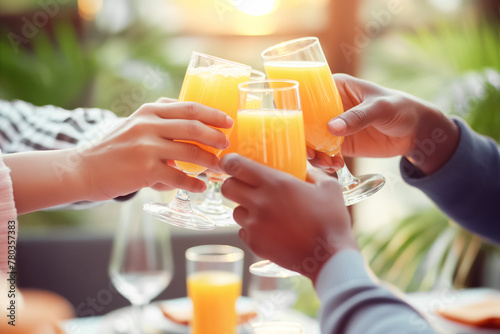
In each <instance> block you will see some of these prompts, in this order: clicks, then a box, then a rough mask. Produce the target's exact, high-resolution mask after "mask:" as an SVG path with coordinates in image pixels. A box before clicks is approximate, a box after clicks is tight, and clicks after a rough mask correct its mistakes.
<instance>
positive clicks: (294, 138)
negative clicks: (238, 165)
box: [237, 79, 307, 277]
mask: <svg viewBox="0 0 500 334" xmlns="http://www.w3.org/2000/svg"><path fill="white" fill-rule="evenodd" d="M238 89H239V104H238V118H237V123H238V153H239V154H241V155H243V156H245V157H247V158H250V159H252V160H254V161H257V162H259V163H262V164H264V165H267V166H269V167H273V168H276V169H279V170H281V171H283V172H287V173H289V174H291V175H293V176H295V177H297V178H299V179H301V180H305V179H306V174H307V157H306V142H305V136H304V122H303V119H302V111H301V108H300V98H299V83H298V82H297V81H295V80H284V79H280V80H278V79H276V80H260V81H247V82H244V83H241V84H239V85H238ZM250 272H252V273H253V274H255V275H260V276H270V277H276V276H277V277H291V276H297V275H299V274H298V273H296V272H294V271H291V270H288V269H285V268H282V267H280V266H278V265H277V264H275V263H273V262H271V261H268V260H264V261H259V262H257V263H254V264H252V265H251V266H250Z"/></svg>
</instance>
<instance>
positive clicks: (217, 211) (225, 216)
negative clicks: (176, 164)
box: [193, 69, 266, 227]
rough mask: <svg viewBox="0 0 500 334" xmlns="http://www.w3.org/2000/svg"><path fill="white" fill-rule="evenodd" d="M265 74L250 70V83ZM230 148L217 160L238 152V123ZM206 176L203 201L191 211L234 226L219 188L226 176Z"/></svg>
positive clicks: (217, 223) (219, 223) (217, 222)
mask: <svg viewBox="0 0 500 334" xmlns="http://www.w3.org/2000/svg"><path fill="white" fill-rule="evenodd" d="M265 78H266V74H265V73H263V72H261V71H258V70H254V69H252V73H251V74H250V81H255V80H263V79H265ZM229 141H230V142H231V146H229V147H228V148H227V149H225V150H224V151H222V153H221V154H220V156H219V158H222V157H223V156H224V155H226V154H229V153H234V152H238V122H236V120H235V123H234V125H233V131H232V132H231V135H230V136H229ZM205 175H206V176H207V191H206V192H205V198H204V200H203V201H197V202H193V209H194V210H195V211H197V212H199V213H201V214H202V215H204V216H206V217H208V218H210V219H212V220H213V221H214V222H215V225H216V226H219V227H221V226H234V225H236V222H235V221H234V219H233V208H231V207H228V206H225V205H224V204H223V196H222V193H221V187H222V183H223V182H224V180H225V179H226V178H227V177H228V175H227V174H221V173H215V172H213V171H211V170H207V171H205Z"/></svg>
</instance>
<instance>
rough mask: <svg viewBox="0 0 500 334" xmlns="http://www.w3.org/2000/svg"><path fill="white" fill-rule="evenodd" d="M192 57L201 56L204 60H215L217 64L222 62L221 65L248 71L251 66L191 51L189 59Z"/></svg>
mask: <svg viewBox="0 0 500 334" xmlns="http://www.w3.org/2000/svg"><path fill="white" fill-rule="evenodd" d="M193 55H196V56H201V57H204V58H209V59H212V60H216V61H219V62H222V63H226V64H230V65H233V66H238V67H241V68H245V69H250V71H251V70H252V66H250V65H246V64H243V63H238V62H236V61H232V60H227V59H224V58H220V57H216V56H212V55H209V54H206V53H203V52H199V51H193V52H192V53H191V57H192V56H193Z"/></svg>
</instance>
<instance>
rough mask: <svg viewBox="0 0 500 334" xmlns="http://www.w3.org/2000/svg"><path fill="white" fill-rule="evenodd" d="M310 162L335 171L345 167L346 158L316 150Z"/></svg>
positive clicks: (315, 165)
mask: <svg viewBox="0 0 500 334" xmlns="http://www.w3.org/2000/svg"><path fill="white" fill-rule="evenodd" d="M309 163H310V164H311V165H313V166H314V167H318V168H321V169H324V170H327V171H329V172H335V171H336V170H339V169H341V168H342V167H344V160H343V159H342V157H340V156H334V157H330V156H329V155H328V154H326V153H323V152H318V151H314V158H312V159H310V160H309Z"/></svg>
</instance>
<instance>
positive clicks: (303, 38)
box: [260, 36, 319, 60]
mask: <svg viewBox="0 0 500 334" xmlns="http://www.w3.org/2000/svg"><path fill="white" fill-rule="evenodd" d="M307 40H311V43H310V44H308V45H306V46H304V47H301V48H299V49H297V50H293V51H288V52H286V53H282V54H279V55H271V56H270V55H268V56H266V55H265V54H266V53H268V52H269V51H271V50H273V49H277V48H278V47H282V46H286V45H290V44H293V43H297V42H301V41H307ZM315 44H319V38H318V37H314V36H309V37H300V38H295V39H290V40H288V41H284V42H280V43H278V44H274V45H272V46H270V47H268V48H267V49H265V50H264V51H262V52H261V54H260V56H261V57H262V59H263V60H267V59H273V58H278V57H284V56H288V55H291V54H294V53H298V52H300V51H303V50H306V49H308V48H310V47H311V46H313V45H315Z"/></svg>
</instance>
